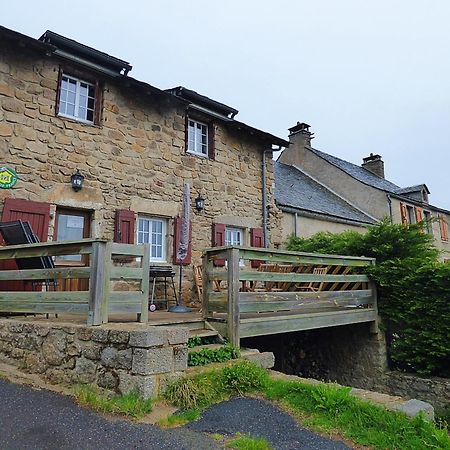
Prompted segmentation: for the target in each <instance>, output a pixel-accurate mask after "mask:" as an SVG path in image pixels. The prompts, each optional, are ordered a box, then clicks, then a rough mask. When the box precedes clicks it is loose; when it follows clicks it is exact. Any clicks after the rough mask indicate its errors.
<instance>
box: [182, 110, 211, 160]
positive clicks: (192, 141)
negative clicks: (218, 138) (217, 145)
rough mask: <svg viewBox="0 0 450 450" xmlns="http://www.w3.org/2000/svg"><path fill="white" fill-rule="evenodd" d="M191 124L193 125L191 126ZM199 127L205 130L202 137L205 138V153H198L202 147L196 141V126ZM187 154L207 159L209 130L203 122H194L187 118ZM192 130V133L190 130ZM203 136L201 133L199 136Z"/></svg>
mask: <svg viewBox="0 0 450 450" xmlns="http://www.w3.org/2000/svg"><path fill="white" fill-rule="evenodd" d="M191 123H192V124H193V125H192V126H191ZM198 125H200V126H201V127H204V128H205V133H204V136H205V137H206V145H205V152H203V151H201V150H200V151H199V150H198V148H199V147H200V148H201V146H202V143H201V142H199V141H198V135H197V132H196V131H197V126H198ZM187 128H188V129H187V134H188V139H187V146H188V148H187V152H188V153H192V154H193V155H198V156H202V157H204V158H208V154H209V129H208V124H207V123H204V122H200V121H198V120H194V119H191V118H189V117H188V125H187ZM192 128H193V133H192V131H191V129H192ZM201 135H202V136H203V133H202V134H201Z"/></svg>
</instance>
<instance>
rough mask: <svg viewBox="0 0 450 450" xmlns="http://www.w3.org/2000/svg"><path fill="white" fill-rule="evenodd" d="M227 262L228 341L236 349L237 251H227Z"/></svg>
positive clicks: (237, 303)
mask: <svg viewBox="0 0 450 450" xmlns="http://www.w3.org/2000/svg"><path fill="white" fill-rule="evenodd" d="M227 260H228V267H227V270H228V317H227V326H228V339H229V340H230V343H231V344H232V345H234V346H236V347H239V346H240V336H239V323H240V312H239V249H238V248H231V249H229V250H228V251H227Z"/></svg>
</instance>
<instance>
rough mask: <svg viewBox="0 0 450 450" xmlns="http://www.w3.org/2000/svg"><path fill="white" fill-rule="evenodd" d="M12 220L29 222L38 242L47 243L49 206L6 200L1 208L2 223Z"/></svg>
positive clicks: (20, 200)
mask: <svg viewBox="0 0 450 450" xmlns="http://www.w3.org/2000/svg"><path fill="white" fill-rule="evenodd" d="M13 220H22V221H24V222H29V224H30V226H31V229H32V230H33V232H34V234H35V235H36V236H37V237H38V238H39V240H40V241H41V242H47V240H48V222H49V220H50V204H48V203H41V202H32V201H29V200H22V199H15V198H7V199H6V200H5V205H4V207H3V213H2V222H10V221H13Z"/></svg>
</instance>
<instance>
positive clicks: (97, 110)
mask: <svg viewBox="0 0 450 450" xmlns="http://www.w3.org/2000/svg"><path fill="white" fill-rule="evenodd" d="M102 93H103V89H102V86H101V84H100V82H99V81H98V80H95V99H94V124H95V125H100V122H101V118H102V104H103V101H102Z"/></svg>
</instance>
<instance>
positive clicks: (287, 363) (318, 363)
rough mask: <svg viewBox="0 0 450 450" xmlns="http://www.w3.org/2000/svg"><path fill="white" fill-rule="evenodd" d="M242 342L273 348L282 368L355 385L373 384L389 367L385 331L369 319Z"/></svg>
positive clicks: (269, 349)
mask: <svg viewBox="0 0 450 450" xmlns="http://www.w3.org/2000/svg"><path fill="white" fill-rule="evenodd" d="M241 346H242V347H247V348H257V349H258V350H260V351H270V352H273V353H274V355H275V366H274V369H275V370H278V371H280V372H283V373H286V374H289V375H297V376H300V377H305V378H315V379H318V380H324V381H336V382H338V383H341V384H346V385H350V386H355V387H363V388H371V387H373V386H374V384H375V383H376V380H377V377H378V376H379V374H380V373H382V372H383V371H384V370H385V369H386V352H385V343H384V340H383V339H382V334H381V333H378V334H373V333H371V330H370V324H368V323H361V324H352V325H346V326H339V327H329V328H322V329H315V330H307V331H298V332H295V333H283V334H274V335H266V336H259V337H254V338H245V339H242V340H241Z"/></svg>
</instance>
